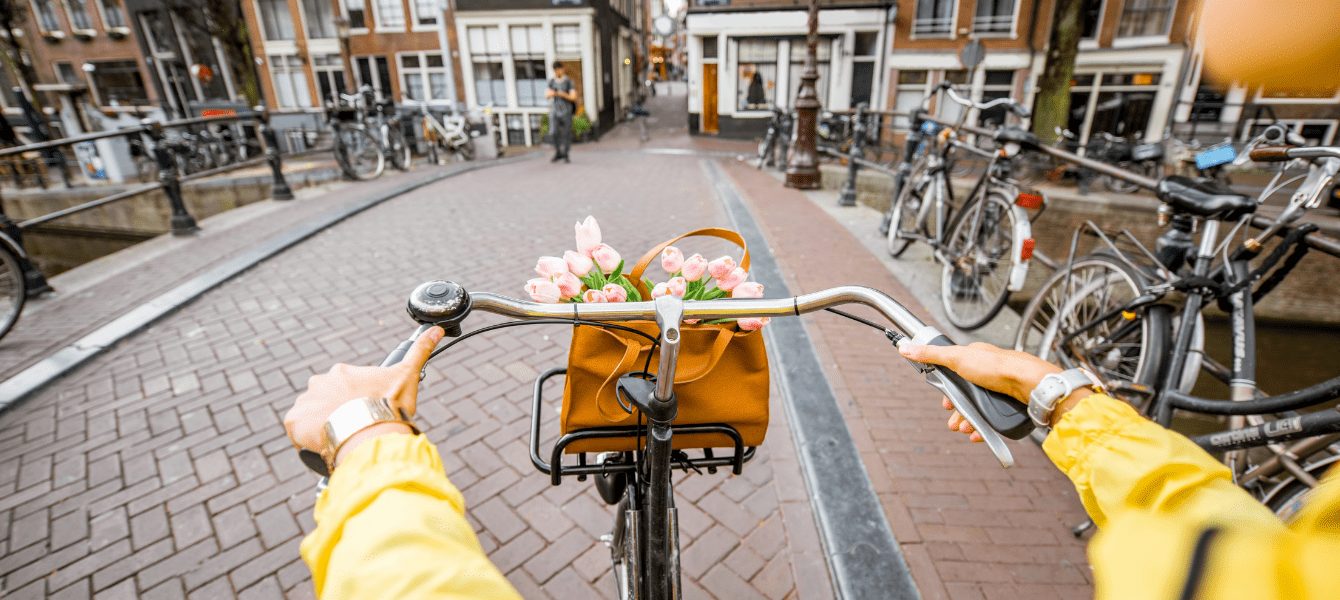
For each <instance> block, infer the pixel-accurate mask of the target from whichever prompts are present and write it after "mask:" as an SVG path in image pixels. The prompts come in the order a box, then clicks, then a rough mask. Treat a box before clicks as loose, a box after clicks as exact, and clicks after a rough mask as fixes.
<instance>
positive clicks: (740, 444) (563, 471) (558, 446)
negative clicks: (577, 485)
mask: <svg viewBox="0 0 1340 600" xmlns="http://www.w3.org/2000/svg"><path fill="white" fill-rule="evenodd" d="M567 372H568V369H567V368H566V367H555V368H552V369H549V370H548V371H545V372H543V373H541V374H540V376H539V377H537V378H536V379H535V394H534V398H533V400H532V403H531V412H530V462H531V463H532V464H534V465H535V468H536V469H538V470H539V471H540V472H541V473H544V474H546V475H549V481H550V483H551V484H552V485H558V484H559V483H560V482H561V480H562V478H563V477H564V476H567V477H576V478H577V480H578V481H584V480H585V479H586V476H587V475H608V474H610V473H621V472H629V473H631V472H632V471H633V469H635V468H637V465H636V463H618V464H608V463H605V464H597V463H595V462H594V461H591V460H589V459H588V458H587V455H588V454H590V453H589V452H581V453H577V455H576V456H577V463H576V464H563V451H564V450H565V449H566V448H567V447H568V446H569V445H571V444H573V443H574V442H579V441H582V440H594V439H611V438H638V437H641V438H646V433H645V432H644V431H643V428H641V427H593V428H589V429H579V430H576V431H570V432H568V433H566V434H564V435H563V436H562V437H560V438H558V440H557V441H555V442H554V447H553V448H552V449H551V450H550V452H549V456H550V462H545V460H544V459H543V458H540V421H541V414H542V413H543V409H544V397H543V396H544V384H545V382H547V381H549V380H550V379H552V378H554V377H556V376H558V375H566V374H567ZM674 432H675V434H677V435H690V434H715V435H721V436H725V437H728V438H730V440H731V442H732V443H733V445H734V452H733V453H732V454H730V455H729V456H716V454H715V453H714V452H713V451H712V448H697V449H696V450H698V451H700V452H702V456H701V457H700V458H692V459H687V460H673V461H671V468H672V469H679V470H681V471H687V470H690V469H697V468H699V467H702V468H706V469H707V471H708V472H709V473H715V472H716V469H717V467H725V466H729V467H730V468H731V472H732V473H734V474H736V475H739V474H740V473H741V472H742V471H743V470H744V463H747V462H749V461H750V460H752V459H753V458H754V454H755V451H756V450H757V448H754V447H752V446H751V447H749V448H745V447H744V438H743V437H742V436H741V435H740V432H739V431H738V430H736V429H735V428H734V427H731V426H730V425H727V424H725V423H702V424H694V425H675V426H674ZM679 452H686V450H676V453H679Z"/></svg>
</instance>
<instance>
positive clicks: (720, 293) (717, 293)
mask: <svg viewBox="0 0 1340 600" xmlns="http://www.w3.org/2000/svg"><path fill="white" fill-rule="evenodd" d="M725 297H726V290H723V289H721V288H715V289H713V290H712V291H710V292H708V293H707V296H706V297H705V298H704V299H705V300H716V299H718V298H725Z"/></svg>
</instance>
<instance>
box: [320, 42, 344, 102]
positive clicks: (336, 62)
mask: <svg viewBox="0 0 1340 600" xmlns="http://www.w3.org/2000/svg"><path fill="white" fill-rule="evenodd" d="M312 69H313V71H314V72H315V74H316V86H317V88H318V91H319V92H320V93H321V101H322V102H326V101H329V102H333V103H337V104H338V103H339V101H340V94H347V93H349V88H348V86H347V84H346V83H345V80H344V61H343V60H340V55H338V54H325V55H321V56H314V57H312Z"/></svg>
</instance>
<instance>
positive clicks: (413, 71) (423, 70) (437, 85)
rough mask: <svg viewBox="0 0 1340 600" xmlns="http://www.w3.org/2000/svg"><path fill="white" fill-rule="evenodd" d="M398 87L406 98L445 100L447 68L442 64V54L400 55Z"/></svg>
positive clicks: (419, 53) (422, 100)
mask: <svg viewBox="0 0 1340 600" xmlns="http://www.w3.org/2000/svg"><path fill="white" fill-rule="evenodd" d="M400 89H401V90H402V91H404V93H405V98H406V99H408V100H416V101H419V102H426V101H430V100H447V99H448V98H447V68H446V67H445V66H444V65H443V64H442V55H441V54H440V53H434V52H417V53H413V54H402V55H400Z"/></svg>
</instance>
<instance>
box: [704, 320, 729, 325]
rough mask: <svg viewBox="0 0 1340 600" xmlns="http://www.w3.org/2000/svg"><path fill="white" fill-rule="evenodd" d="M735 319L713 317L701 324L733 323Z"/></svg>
mask: <svg viewBox="0 0 1340 600" xmlns="http://www.w3.org/2000/svg"><path fill="white" fill-rule="evenodd" d="M734 322H735V319H713V320H711V321H707V322H706V323H703V325H720V324H722V323H734Z"/></svg>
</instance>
